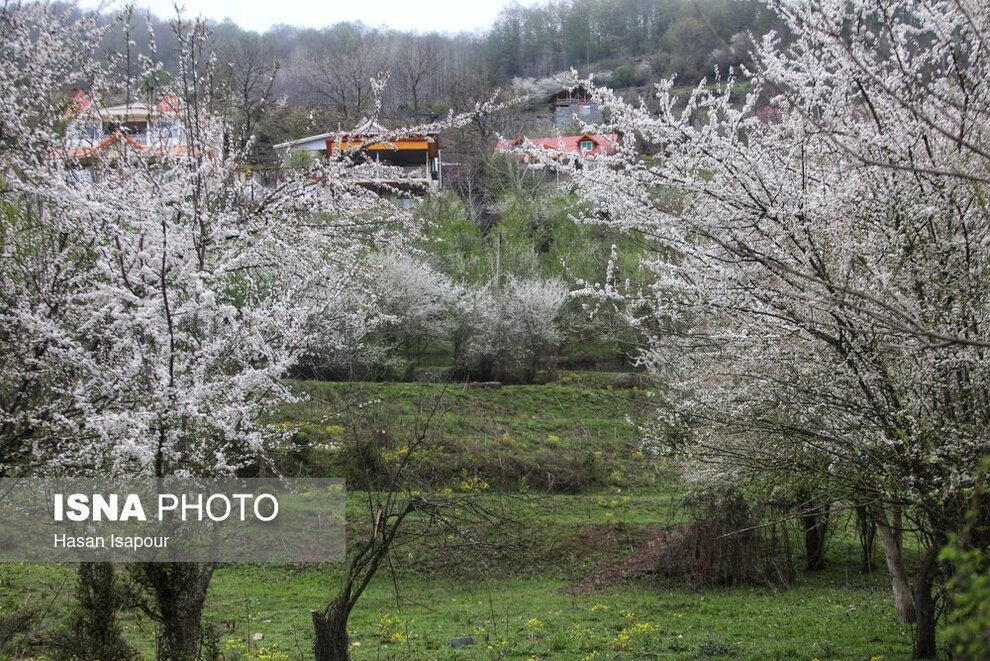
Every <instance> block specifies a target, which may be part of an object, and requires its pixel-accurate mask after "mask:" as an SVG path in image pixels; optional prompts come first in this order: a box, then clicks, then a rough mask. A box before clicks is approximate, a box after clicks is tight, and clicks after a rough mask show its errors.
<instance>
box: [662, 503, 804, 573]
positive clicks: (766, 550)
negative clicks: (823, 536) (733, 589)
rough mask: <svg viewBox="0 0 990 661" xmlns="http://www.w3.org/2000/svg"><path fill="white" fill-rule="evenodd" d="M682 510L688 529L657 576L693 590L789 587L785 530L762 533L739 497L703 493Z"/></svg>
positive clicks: (752, 512) (758, 521)
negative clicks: (751, 585)
mask: <svg viewBox="0 0 990 661" xmlns="http://www.w3.org/2000/svg"><path fill="white" fill-rule="evenodd" d="M685 504H686V505H687V507H688V509H689V514H690V519H691V520H690V523H688V524H686V525H685V526H684V527H683V528H682V530H681V532H682V534H680V535H677V536H674V537H672V541H671V543H670V544H669V545H668V546H667V547H666V548H665V549H664V551H663V552H662V553H661V556H660V561H659V567H658V570H659V572H660V574H661V575H664V576H667V577H670V578H676V579H678V580H679V581H682V582H684V583H686V584H687V585H689V586H691V587H704V586H712V585H721V586H728V585H740V584H745V583H759V584H765V585H767V584H775V583H782V584H785V585H786V584H789V583H790V582H792V581H793V578H794V561H793V557H792V553H791V544H790V538H789V535H788V531H787V527H786V526H779V525H777V524H774V525H771V526H769V527H768V528H764V527H763V526H762V525H761V523H762V521H761V517H760V516H759V510H758V508H754V507H752V505H751V504H750V503H749V502H747V500H746V499H745V498H744V497H743V495H742V494H740V493H739V492H738V491H728V492H724V493H705V494H701V495H699V496H695V497H694V498H692V499H690V500H688V501H687V502H686V503H685Z"/></svg>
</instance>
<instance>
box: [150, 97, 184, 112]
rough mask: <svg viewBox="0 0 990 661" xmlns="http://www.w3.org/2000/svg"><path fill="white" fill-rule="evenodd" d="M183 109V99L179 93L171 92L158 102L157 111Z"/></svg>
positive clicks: (178, 110) (179, 110)
mask: <svg viewBox="0 0 990 661" xmlns="http://www.w3.org/2000/svg"><path fill="white" fill-rule="evenodd" d="M181 111H182V99H180V98H179V95H178V94H169V95H168V96H166V97H165V98H164V99H162V100H161V101H159V102H158V104H157V105H156V106H155V112H158V113H178V112H181Z"/></svg>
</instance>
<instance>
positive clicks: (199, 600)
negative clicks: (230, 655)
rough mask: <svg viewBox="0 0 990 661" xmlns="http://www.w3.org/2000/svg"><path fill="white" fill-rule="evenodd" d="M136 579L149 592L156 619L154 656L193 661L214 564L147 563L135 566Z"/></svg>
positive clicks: (163, 658)
mask: <svg viewBox="0 0 990 661" xmlns="http://www.w3.org/2000/svg"><path fill="white" fill-rule="evenodd" d="M138 574H139V580H140V581H141V583H143V584H144V585H146V586H147V587H148V588H149V589H150V590H151V592H152V595H153V596H154V600H155V610H156V613H155V616H156V619H157V620H158V622H159V625H160V627H161V628H160V629H159V632H158V640H157V652H156V658H158V659H160V660H161V661H192V660H194V659H196V658H197V657H198V655H199V649H200V643H201V639H202V637H201V632H200V625H201V623H202V617H203V606H204V604H205V603H206V594H207V591H208V590H209V587H210V580H211V579H212V578H213V565H206V564H196V563H165V562H163V563H149V564H146V565H141V566H140V568H139V569H138Z"/></svg>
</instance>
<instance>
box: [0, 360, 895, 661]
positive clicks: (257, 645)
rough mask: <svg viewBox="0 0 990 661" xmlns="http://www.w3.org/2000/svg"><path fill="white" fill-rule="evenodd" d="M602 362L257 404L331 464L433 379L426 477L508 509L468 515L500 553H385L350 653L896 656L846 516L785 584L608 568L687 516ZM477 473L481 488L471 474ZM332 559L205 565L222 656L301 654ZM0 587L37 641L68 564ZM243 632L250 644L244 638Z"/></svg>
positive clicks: (632, 401)
mask: <svg viewBox="0 0 990 661" xmlns="http://www.w3.org/2000/svg"><path fill="white" fill-rule="evenodd" d="M612 377H613V375H603V374H590V375H589V374H565V375H564V378H563V379H562V382H561V383H555V384H548V385H542V386H505V387H502V388H496V389H474V388H466V387H464V386H458V385H452V386H447V387H444V386H442V385H436V384H405V383H374V384H332V383H314V382H297V383H294V384H292V385H293V387H294V388H296V389H297V390H298V391H300V392H303V393H305V394H307V395H308V397H309V399H308V400H307V401H303V402H299V403H296V404H293V405H290V406H286V407H285V408H284V409H283V410H282V411H280V412H279V413H278V415H277V416H275V418H274V420H273V421H274V422H276V423H279V424H281V425H283V426H285V428H286V429H289V428H292V429H296V430H297V431H296V432H295V435H294V439H293V441H292V442H291V443H290V444H289V449H287V450H286V454H285V456H284V457H283V462H284V466H292V465H293V464H292V462H293V461H297V462H299V463H298V465H299V472H300V474H305V473H310V474H312V473H321V472H322V473H329V474H336V475H341V474H344V472H343V471H345V469H346V466H344V464H343V463H341V460H340V452H339V450H337V449H332V448H333V447H340V446H341V445H342V444H345V443H347V442H350V441H351V440H353V438H352V436H351V434H352V431H353V433H355V434H359V435H360V434H365V433H368V429H373V428H374V427H375V425H376V424H378V423H385V424H387V425H388V427H389V429H390V430H394V438H392V439H391V440H387V442H386V441H382V443H384V444H386V445H388V444H389V443H391V444H392V446H394V445H399V446H401V443H402V442H403V438H405V436H406V435H407V434H408V433H409V430H410V429H412V428H414V427H415V426H416V425H417V424H421V423H422V421H423V419H424V418H425V417H426V416H427V415H428V412H429V411H430V410H432V408H433V405H434V403H435V402H436V401H437V398H438V397H439V396H440V395H441V394H442V401H441V404H440V407H439V408H438V413H437V415H436V419H435V420H434V422H433V427H434V428H435V434H436V436H437V438H438V442H437V443H436V444H435V445H433V446H431V448H430V451H429V458H428V461H427V462H426V464H427V467H428V468H430V469H431V470H434V471H437V472H435V473H432V474H433V475H436V476H440V477H438V478H437V482H436V483H435V484H434V485H433V486H435V487H436V489H437V490H438V491H440V490H442V489H451V490H453V491H461V490H475V491H477V494H476V495H477V497H478V498H480V499H485V500H487V501H488V502H489V504H490V505H492V506H493V507H498V508H500V509H501V511H502V513H503V514H504V516H505V520H506V525H505V527H504V528H500V529H484V528H481V529H478V530H476V531H475V533H476V534H477V536H478V537H479V538H481V539H486V536H488V538H491V540H495V541H500V542H506V543H508V544H509V548H508V549H506V552H505V553H504V555H500V556H483V555H480V554H477V553H474V552H470V551H469V552H464V551H462V552H460V553H456V552H449V551H444V550H443V544H438V543H436V542H437V541H438V540H429V541H428V542H427V541H418V542H416V543H412V544H409V545H404V546H402V547H400V548H399V549H397V552H396V554H395V558H394V561H395V562H394V567H395V571H394V573H392V572H389V571H387V570H386V571H382V572H381V573H380V574H379V576H377V577H376V579H375V580H374V581H373V582H372V584H371V586H370V587H369V589H368V591H367V593H366V594H365V595H364V596H363V597H362V598H361V601H360V602H359V604H358V606H357V609H356V610H355V612H354V613H353V615H352V618H351V623H350V625H351V626H350V633H351V636H352V638H353V642H354V647H353V652H354V657H355V658H356V659H358V660H361V659H369V660H370V659H502V658H505V659H529V658H539V659H639V658H654V659H704V658H716V657H718V658H732V659H809V660H810V659H822V660H824V659H862V660H863V661H868V660H869V659H875V658H876V657H880V658H882V659H884V660H885V661H890V660H892V659H906V658H909V657H910V647H911V630H910V628H909V627H904V626H900V625H898V624H897V623H896V620H895V617H894V612H893V608H892V603H891V602H892V599H891V597H890V594H889V585H888V581H887V579H886V576H885V574H884V572H883V571H882V569H880V568H878V571H877V572H876V573H875V574H873V575H872V576H864V575H862V574H860V573H859V572H858V570H857V569H858V567H857V563H858V548H857V546H856V543H855V536H854V531H853V523H854V522H853V521H851V520H849V518H848V517H845V516H842V515H839V514H837V515H836V516H835V517H833V523H834V524H835V525H836V526H837V533H836V534H835V536H834V537H833V539H832V542H831V544H830V547H829V555H828V568H827V569H826V570H825V571H824V572H817V573H802V574H800V575H799V577H798V580H797V582H796V584H795V585H794V586H792V587H791V588H789V589H781V588H767V587H763V588H759V587H752V586H741V587H730V588H710V589H704V590H693V589H687V588H683V587H677V586H676V585H674V584H671V583H669V582H657V580H656V579H654V578H650V577H649V576H642V575H639V577H638V578H637V577H635V576H636V575H635V574H634V577H632V578H628V577H627V578H622V576H624V575H625V573H623V572H618V573H617V572H615V571H614V570H615V569H617V568H618V567H620V566H623V565H622V563H623V562H624V561H625V560H626V559H627V558H629V557H631V556H632V555H634V554H635V553H637V552H638V551H639V550H640V549H642V548H643V547H644V545H645V544H646V543H647V542H648V541H649V540H653V539H655V537H656V535H657V533H658V531H660V530H662V529H664V528H668V527H670V526H676V525H678V524H680V523H683V522H684V521H685V520H686V518H685V517H686V513H685V509H684V508H683V507H682V506H681V497H682V495H683V492H684V486H683V485H682V484H680V483H679V482H678V481H677V480H676V478H675V476H674V472H673V471H672V470H670V469H669V468H668V467H666V466H665V465H663V464H662V463H661V464H659V465H658V464H657V462H656V461H654V460H652V459H651V458H650V457H649V456H648V454H646V453H643V452H642V451H641V448H640V445H639V440H638V439H639V432H638V429H637V426H636V424H637V423H642V422H644V421H646V420H647V419H648V418H649V416H650V415H651V406H652V404H651V398H650V396H649V392H648V391H642V390H637V391H629V390H612V389H610V388H609V387H608V384H609V383H611V379H612ZM369 402H370V404H369ZM358 406H363V407H364V408H363V409H361V410H364V411H366V412H367V414H368V415H369V416H370V417H371V419H372V422H373V423H374V424H371V425H369V426H368V427H367V428H365V427H361V428H360V429H358V428H356V427H355V428H354V429H356V431H354V430H353V429H352V421H351V420H350V417H349V416H348V415H343V416H340V415H338V414H339V413H341V412H347V411H353V410H355V407H358ZM627 418H630V419H632V421H633V424H630V423H629V422H628V421H627ZM378 440H382V439H378ZM392 446H389V447H392ZM512 462H515V463H513V466H515V467H516V468H518V470H514V471H513V472H512V474H511V479H505V480H501V479H500V477H499V475H498V470H499V467H500V466H504V465H507V464H510V463H512ZM568 470H574V471H579V472H581V471H583V472H581V473H580V476H579V477H580V478H581V481H580V484H579V486H580V487H581V491H580V492H579V493H565V492H562V491H561V490H560V489H553V488H552V486H551V485H550V484H548V483H547V480H546V478H545V473H547V472H551V471H558V473H560V475H561V476H562V477H566V473H567V471H568ZM475 478H477V479H475ZM479 479H480V480H482V481H483V482H484V481H490V482H491V483H492V485H491V487H492V488H488V489H486V488H478V486H477V485H478V484H479V482H478V480H479ZM495 487H498V488H495ZM499 489H507V493H498V491H499ZM348 518H349V523H350V525H349V529H350V533H349V535H350V539H351V542H352V543H353V542H354V540H355V539H356V538H357V535H358V534H359V531H360V530H362V529H363V528H364V527H365V526H366V525H367V521H366V519H367V510H366V499H365V494H363V493H361V492H359V491H353V490H352V491H350V492H349V493H348ZM439 541H442V540H439ZM796 560H797V562H800V558H797V559H796ZM341 571H342V567H341V566H340V565H323V566H283V565H271V566H261V565H258V566H252V565H241V566H232V567H224V568H221V569H219V570H218V571H217V572H216V575H215V578H214V581H213V585H212V587H211V590H210V595H209V600H208V603H207V610H206V619H207V621H208V622H209V623H210V626H211V627H217V629H218V630H219V631H220V644H221V647H222V649H223V650H224V659H226V660H227V661H233V660H234V659H305V658H311V653H310V649H311V645H312V634H311V624H310V615H309V613H310V610H312V609H319V608H322V607H323V606H325V605H326V603H327V601H328V600H329V599H330V598H331V597H332V596H333V595H334V594H335V592H336V590H337V587H338V585H339V580H340V572H341ZM592 577H599V578H601V577H604V579H603V580H600V581H594V580H591V579H592ZM0 587H2V590H0V621H2V617H3V616H4V615H5V614H7V613H10V612H13V611H14V610H16V609H18V608H21V607H23V606H25V605H27V606H29V607H32V608H35V609H37V611H38V612H39V613H43V614H44V616H43V618H42V619H41V621H40V622H39V623H38V626H36V629H35V634H34V638H35V640H36V641H43V640H44V637H45V632H47V631H52V630H55V629H57V628H58V627H59V626H61V624H62V623H63V622H64V620H65V617H66V614H67V611H68V607H69V605H70V602H71V598H72V593H73V590H74V571H73V569H72V567H70V566H52V565H31V564H9V565H3V566H0ZM122 621H123V625H124V627H125V630H126V635H127V637H128V638H129V640H131V641H132V643H133V644H134V645H135V646H136V647H137V648H138V649H139V650H140V651H141V653H142V655H143V656H144V657H146V658H150V657H151V654H152V650H153V641H154V624H153V623H152V622H150V621H149V620H148V619H147V618H146V617H144V616H142V615H140V613H139V612H138V611H137V610H136V609H129V610H126V611H124V612H123V613H122ZM255 633H260V634H263V638H262V640H261V641H254V640H253V639H252V634H255ZM457 636H474V637H475V638H476V639H477V643H476V644H474V645H471V646H467V647H463V648H458V649H454V648H452V647H451V645H450V640H451V639H452V638H454V637H457ZM36 648H37V649H41V648H40V647H37V646H36Z"/></svg>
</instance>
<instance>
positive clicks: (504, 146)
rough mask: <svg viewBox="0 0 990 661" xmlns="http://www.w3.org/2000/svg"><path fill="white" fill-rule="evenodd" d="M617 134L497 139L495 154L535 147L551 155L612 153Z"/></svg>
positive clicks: (529, 149)
mask: <svg viewBox="0 0 990 661" xmlns="http://www.w3.org/2000/svg"><path fill="white" fill-rule="evenodd" d="M618 142H619V136H618V135H617V134H615V133H608V134H603V135H601V134H597V133H582V134H581V135H561V136H554V137H552V138H525V137H522V136H520V137H518V138H515V139H514V140H499V141H498V144H497V145H495V153H496V154H507V153H512V152H519V153H525V152H527V151H532V150H536V149H541V150H545V151H547V152H549V153H550V155H551V156H555V155H560V154H574V155H581V156H598V155H599V154H606V155H607V154H614V153H615V149H616V145H617V144H618ZM589 143H590V147H591V148H590V149H582V144H585V145H589Z"/></svg>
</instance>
